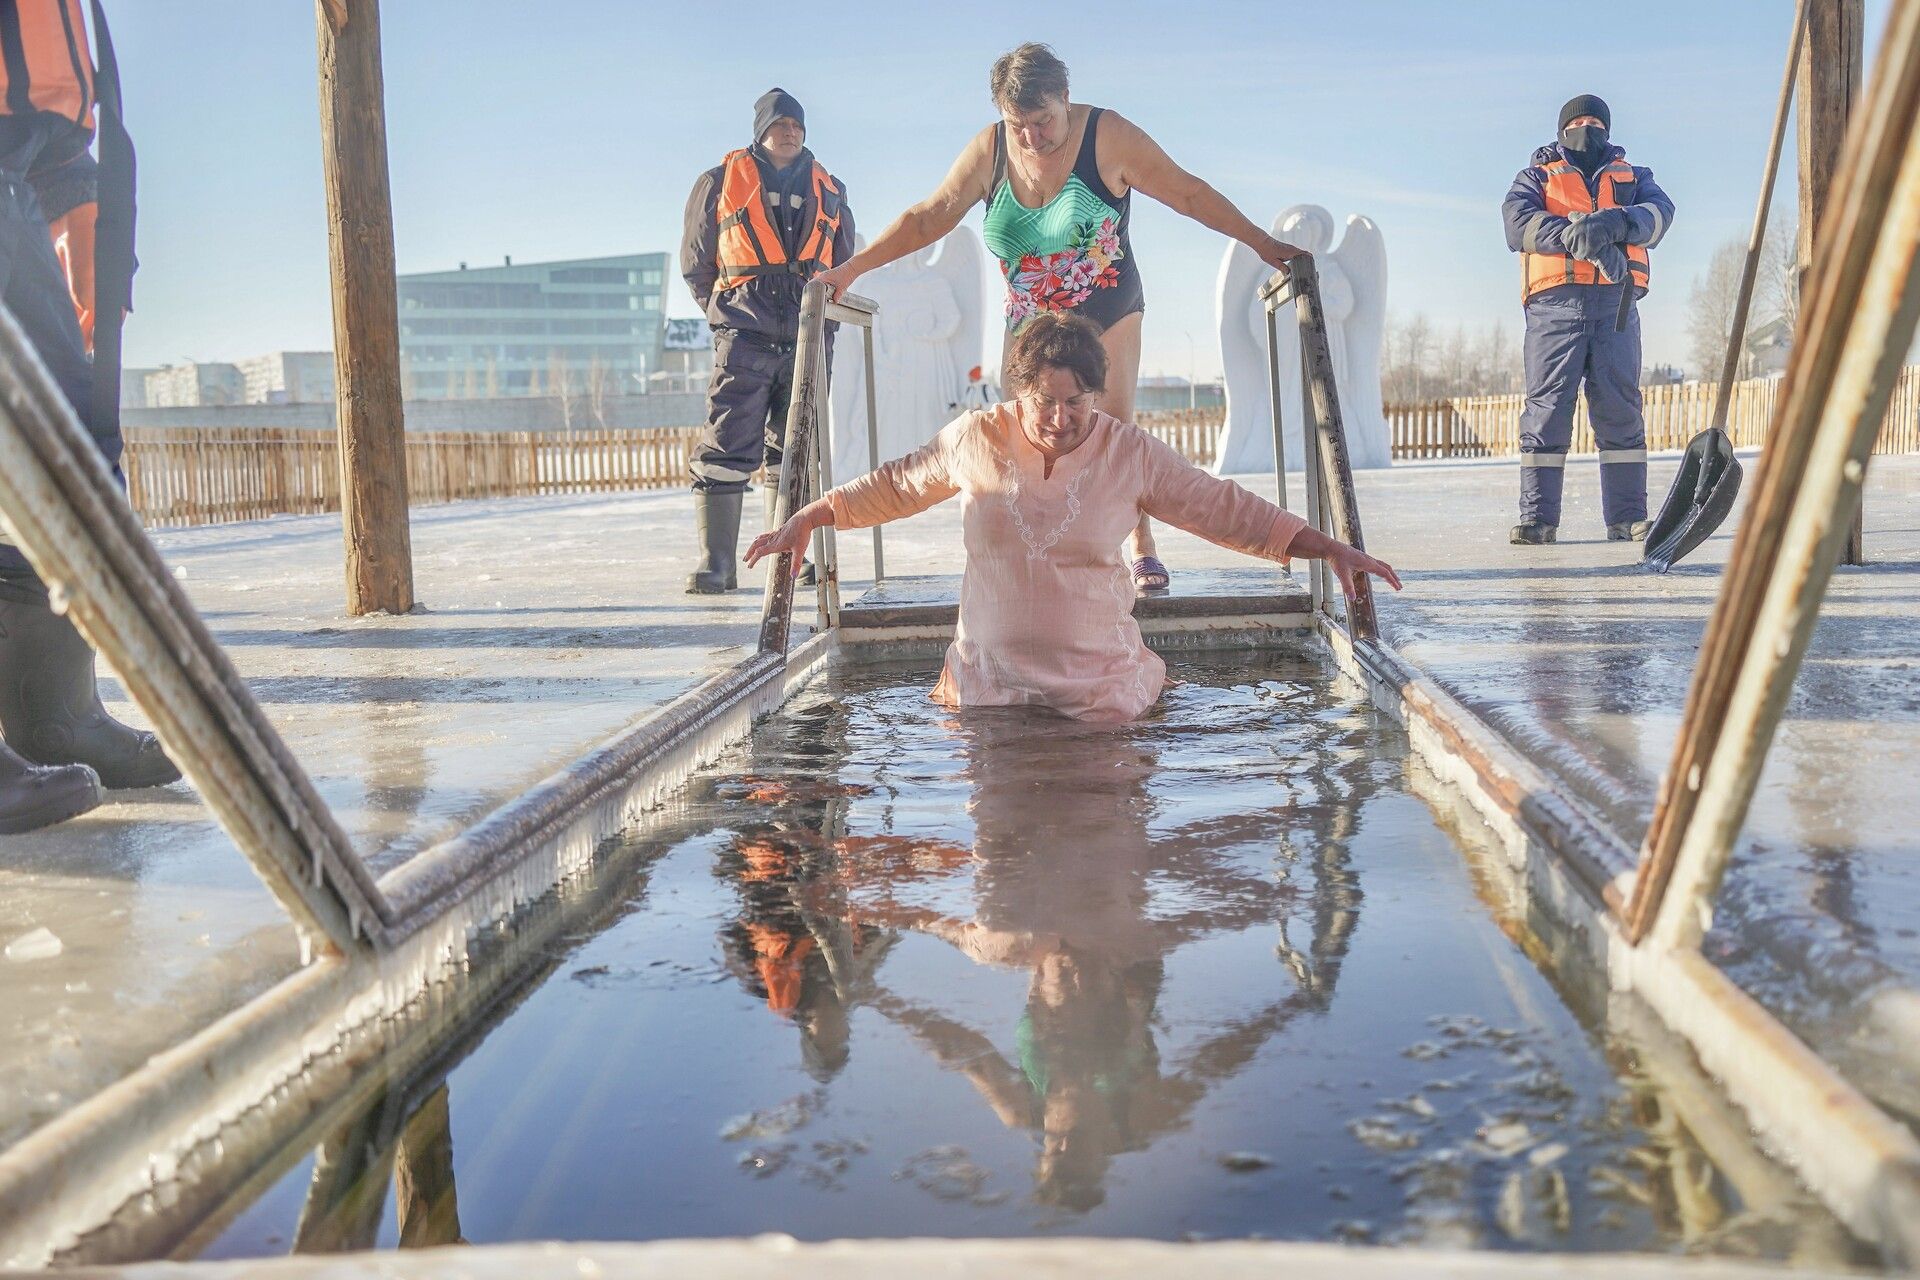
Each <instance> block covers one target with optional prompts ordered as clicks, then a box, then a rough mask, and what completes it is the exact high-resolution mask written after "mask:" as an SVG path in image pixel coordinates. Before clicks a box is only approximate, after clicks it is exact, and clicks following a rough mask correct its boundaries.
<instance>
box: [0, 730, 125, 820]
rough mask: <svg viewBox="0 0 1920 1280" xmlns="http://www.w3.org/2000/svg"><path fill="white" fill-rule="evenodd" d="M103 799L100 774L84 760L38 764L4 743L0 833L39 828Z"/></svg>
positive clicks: (0, 753)
mask: <svg viewBox="0 0 1920 1280" xmlns="http://www.w3.org/2000/svg"><path fill="white" fill-rule="evenodd" d="M99 803H100V775H98V774H96V773H95V772H94V771H93V770H91V769H89V768H87V766H85V765H83V764H62V765H51V766H49V767H47V768H44V769H40V768H35V767H34V766H33V765H31V764H28V763H27V762H26V761H25V760H22V759H21V758H20V757H19V756H17V755H15V754H14V753H13V752H12V751H11V750H9V749H8V748H7V747H5V746H4V745H0V836H17V835H19V834H20V833H21V832H23V831H38V830H39V829H40V828H41V827H50V826H52V825H53V824H54V823H56V822H65V821H66V820H67V819H68V818H73V817H78V816H79V815H80V814H83V813H85V812H86V811H87V810H89V809H91V808H93V807H94V806H95V805H97V804H99Z"/></svg>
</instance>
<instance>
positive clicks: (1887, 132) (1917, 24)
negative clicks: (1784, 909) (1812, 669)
mask: <svg viewBox="0 0 1920 1280" xmlns="http://www.w3.org/2000/svg"><path fill="white" fill-rule="evenodd" d="M1915 244H1920V0H1908V2H1907V3H1904V4H1902V5H1899V6H1896V7H1895V9H1894V11H1893V17H1892V19H1891V20H1890V21H1889V23H1888V25H1887V34H1886V39H1885V41H1884V42H1883V43H1882V45H1881V48H1880V54H1879V66H1878V67H1877V69H1876V73H1875V76H1874V83H1873V85H1872V88H1871V91H1870V93H1869V95H1868V97H1867V99H1866V101H1865V102H1864V103H1863V105H1862V107H1861V111H1860V115H1859V118H1858V119H1857V120H1856V121H1855V122H1854V127H1853V129H1852V130H1851V132H1850V133H1849V136H1848V140H1847V150H1846V153H1845V157H1844V160H1843V164H1842V167H1841V169H1840V171H1839V173H1838V174H1837V175H1836V177H1835V180H1834V185H1833V203H1832V205H1831V207H1830V210H1829V217H1828V219H1827V224H1826V225H1825V226H1823V227H1822V228H1821V234H1820V253H1819V257H1818V258H1817V259H1816V267H1815V270H1814V272H1813V274H1812V276H1811V277H1809V279H1808V285H1809V288H1808V291H1807V294H1806V298H1805V301H1804V303H1803V307H1804V310H1803V312H1802V319H1801V323H1800V330H1799V335H1798V340H1797V341H1796V342H1795V343H1794V348H1793V355H1792V357H1791V359H1790V361H1789V363H1788V365H1787V372H1786V376H1785V377H1784V378H1783V379H1782V381H1781V395H1780V400H1779V406H1778V409H1777V410H1776V414H1775V419H1774V424H1773V430H1772V431H1771V432H1770V433H1769V436H1768V440H1767V448H1766V451H1765V452H1764V453H1762V454H1761V455H1760V465H1759V467H1758V468H1757V469H1756V476H1755V480H1754V491H1753V496H1752V497H1751V498H1750V499H1749V501H1748V505H1747V513H1746V516H1745V518H1744V519H1742V520H1741V522H1740V529H1739V532H1738V533H1737V534H1736V535H1735V536H1734V542H1733V555H1732V558H1731V559H1730V560H1729V561H1728V564H1727V571H1726V574H1725V576H1724V578H1723V580H1722V584H1721V589H1720V597H1719V599H1718V601H1717V602H1716V603H1715V605H1714V610H1713V615H1712V617H1710V618H1709V619H1708V621H1707V633H1706V637H1705V640H1704V642H1703V643H1702V644H1701V647H1700V656H1699V660H1698V663H1697V664H1696V666H1695V668H1694V673H1693V683H1692V685H1691V687H1690V688H1689V689H1688V691H1687V706H1686V711H1685V713H1684V714H1683V715H1682V717H1681V721H1680V735H1679V740H1678V742H1677V743H1676V744H1675V747H1674V753H1673V758H1672V762H1671V763H1670V764H1669V765H1668V767H1667V772H1666V776H1665V777H1664V778H1662V779H1661V783H1660V794H1659V798H1658V800H1657V801H1656V803H1655V806H1654V811H1653V821H1652V823H1651V824H1650V826H1649V828H1648V831H1647V838H1646V843H1645V844H1644V845H1643V846H1642V848H1641V855H1640V867H1639V872H1638V874H1637V875H1636V877H1635V879H1634V886H1633V899H1632V902H1631V904H1630V905H1629V907H1628V911H1627V918H1626V927H1627V934H1628V938H1629V940H1630V941H1633V942H1636V943H1637V942H1639V941H1640V940H1641V939H1642V938H1645V937H1647V936H1648V935H1649V933H1651V934H1652V936H1653V937H1654V938H1655V939H1657V940H1658V941H1659V942H1660V943H1661V944H1662V945H1665V946H1669V947H1675V948H1687V947H1691V946H1693V945H1695V944H1697V943H1698V941H1699V939H1700V936H1701V934H1702V932H1703V931H1704V929H1705V927H1706V926H1705V921H1704V920H1703V915H1704V914H1705V912H1706V911H1707V909H1708V908H1709V907H1710V906H1711V904H1712V901H1713V896H1714V894H1715V893H1716V892H1717V891H1718V888H1719V885H1720V879H1721V876H1722V875H1723V874H1724V872H1725V870H1726V865H1727V861H1728V859H1729V857H1730V856H1731V854H1732V850H1733V845H1734V841H1735V839H1736V838H1737V837H1738V836H1739V834H1740V828H1741V825H1742V824H1743V823H1744V822H1745V820H1746V815H1747V807H1748V805H1749V804H1750V803H1751V802H1752V799H1753V793H1754V789H1755V787H1757V786H1758V784H1759V781H1760V770H1761V767H1762V766H1763V765H1764V764H1765V763H1766V757H1767V750H1768V748H1769V746H1771V745H1772V742H1773V735H1774V731H1775V729H1777V728H1778V726H1779V723H1780V717H1781V715H1782V714H1783V713H1784V712H1785V710H1786V704H1787V697H1788V695H1789V694H1790V693H1791V692H1792V690H1793V679H1794V675H1795V673H1796V672H1797V671H1798V670H1799V666H1800V659H1801V656H1802V655H1803V654H1804V653H1805V652H1806V647H1807V643H1808V641H1809V640H1810V639H1811V638H1812V636H1813V629H1814V624H1815V623H1816V622H1818V621H1819V614H1820V603H1821V600H1822V599H1823V598H1824V596H1825V593H1826V588H1827V580H1828V578H1829V576H1830V575H1831V573H1832V568H1833V565H1834V564H1835V562H1836V561H1837V560H1838V558H1839V556H1840V552H1841V544H1842V543H1843V542H1844V541H1845V538H1846V533H1847V521H1848V520H1849V519H1850V518H1851V516H1852V515H1853V513H1854V510H1855V509H1856V508H1857V507H1858V505H1859V501H1860V491H1861V487H1862V486H1863V485H1864V483H1865V481H1866V474H1867V472H1866V469H1867V459H1868V456H1869V454H1871V452H1872V450H1873V444H1874V438H1875V437H1876V436H1877V435H1878V434H1879V430H1880V425H1881V423H1882V422H1883V421H1884V420H1885V417H1886V411H1887V404H1888V402H1889V400H1890V399H1891V398H1892V394H1893V389H1894V385H1895V383H1896V382H1897V381H1898V379H1899V376H1900V364H1901V360H1902V358H1903V357H1904V356H1905V354H1906V351H1907V344H1908V343H1910V342H1911V341H1912V340H1913V334H1914V325H1915V315H1916V312H1917V311H1920V269H1917V268H1916V265H1915V260H1914V246H1915Z"/></svg>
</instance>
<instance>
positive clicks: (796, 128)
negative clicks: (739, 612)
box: [680, 89, 854, 595]
mask: <svg viewBox="0 0 1920 1280" xmlns="http://www.w3.org/2000/svg"><path fill="white" fill-rule="evenodd" d="M806 138H807V122H806V113H805V112H804V111H802V110H801V107H800V103H799V102H798V101H796V100H795V98H794V97H793V95H792V94H790V93H788V92H787V91H786V90H784V89H770V90H768V91H767V92H766V93H765V94H764V95H762V96H761V98H760V100H759V101H758V102H756V103H754V104H753V144H752V145H751V146H748V147H744V148H742V149H741V150H738V151H734V152H731V153H729V154H728V156H727V158H726V159H725V160H724V161H723V162H721V164H720V165H719V166H717V167H716V168H712V169H709V170H707V171H706V172H705V173H703V174H701V175H700V180H699V181H698V182H696V183H694V184H693V194H692V195H691V196H689V197H688V198H687V218H686V235H685V238H684V239H683V240H682V242H681V245H680V273H681V275H683V276H684V277H685V278H686V281H687V287H688V288H690V289H692V290H693V296H694V298H695V299H696V300H697V301H698V302H699V303H700V305H701V307H702V308H704V309H705V311H706V313H707V320H708V322H709V323H710V324H711V325H712V326H713V378H712V380H711V381H710V382H709V383H708V385H707V426H706V431H705V433H704V434H702V436H701V437H700V443H699V444H698V445H696V446H695V447H694V451H693V462H692V465H691V468H690V469H691V471H692V472H693V500H694V509H695V512H696V514H697V516H698V527H699V536H700V548H701V558H700V564H699V566H698V567H697V568H696V569H695V570H694V572H693V574H692V576H691V577H689V578H688V579H687V590H688V591H689V592H691V593H694V594H701V595H706V594H712V593H716V592H721V591H731V590H732V589H733V588H734V585H735V565H736V563H737V557H738V552H739V541H740V507H741V503H742V502H743V501H744V498H743V495H744V494H745V493H746V489H747V481H748V479H749V478H750V477H751V476H752V475H753V473H754V471H755V470H757V469H758V468H759V467H760V466H761V465H762V463H764V464H765V465H766V468H767V485H766V490H765V492H766V516H767V518H768V519H769V520H771V518H772V516H773V506H774V499H775V495H776V494H777V493H778V492H779V488H780V464H781V452H780V450H781V443H782V441H783V439H784V437H785V432H786V424H787V402H788V399H789V398H790V396H791V395H792V392H793V354H794V343H795V340H796V339H797V338H798V336H799V331H800V294H801V290H802V289H803V288H804V287H805V286H806V283H807V281H808V280H809V279H811V278H812V277H813V276H814V275H815V274H817V273H819V272H821V271H824V270H825V269H826V268H828V267H831V266H833V265H834V264H835V263H837V262H842V261H844V260H845V259H846V258H847V257H848V256H849V255H851V254H852V253H853V247H854V246H853V214H852V212H851V211H850V210H849V209H848V208H847V197H846V189H845V188H844V187H843V186H842V185H841V184H840V181H839V180H838V179H837V178H835V177H834V176H833V175H832V174H830V173H828V172H827V171H826V169H825V168H824V167H822V166H821V164H820V162H819V161H817V160H815V159H814V158H813V152H811V151H809V150H808V149H807V147H806ZM833 327H834V326H832V325H829V326H828V330H829V333H828V348H827V355H828V361H829V364H830V363H831V360H832V354H833V348H832V333H831V331H832V329H833ZM811 572H812V570H811V566H809V567H808V570H807V572H806V573H805V574H803V575H802V578H801V581H803V582H810V581H812V577H811Z"/></svg>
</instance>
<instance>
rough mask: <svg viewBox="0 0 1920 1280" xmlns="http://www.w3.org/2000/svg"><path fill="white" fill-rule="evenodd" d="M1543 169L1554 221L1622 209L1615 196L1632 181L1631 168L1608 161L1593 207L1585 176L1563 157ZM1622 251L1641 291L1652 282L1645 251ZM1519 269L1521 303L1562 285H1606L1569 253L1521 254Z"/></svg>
mask: <svg viewBox="0 0 1920 1280" xmlns="http://www.w3.org/2000/svg"><path fill="white" fill-rule="evenodd" d="M1545 169H1546V174H1547V187H1546V193H1545V195H1546V204H1547V212H1548V213H1550V214H1552V215H1554V216H1555V217H1557V218H1565V217H1569V216H1570V215H1572V214H1576V213H1596V212H1598V211H1599V210H1601V209H1622V208H1625V207H1626V206H1625V205H1622V204H1621V203H1620V201H1619V199H1618V192H1619V189H1620V188H1621V187H1622V186H1628V187H1631V186H1632V184H1633V181H1634V178H1633V166H1632V165H1630V164H1628V163H1627V162H1626V161H1625V160H1623V159H1615V160H1612V161H1609V162H1608V164H1607V167H1606V168H1604V169H1602V170H1601V171H1600V180H1599V183H1598V186H1599V188H1600V202H1599V203H1598V204H1595V203H1594V200H1593V192H1592V190H1591V189H1589V188H1588V186H1587V179H1586V176H1585V175H1584V174H1582V173H1581V172H1580V170H1578V169H1576V168H1574V166H1573V165H1572V164H1570V163H1568V162H1567V160H1566V158H1565V157H1562V158H1561V159H1558V160H1555V161H1554V162H1553V163H1552V164H1549V165H1546V166H1545ZM1621 248H1623V249H1625V250H1626V253H1627V274H1628V275H1630V276H1632V277H1633V283H1634V285H1635V287H1636V288H1639V289H1642V290H1644V289H1645V288H1646V287H1647V281H1648V280H1649V279H1650V278H1651V276H1650V270H1649V266H1650V264H1649V262H1648V258H1647V247H1646V246H1645V245H1641V244H1629V245H1622V246H1621ZM1520 269H1521V272H1522V274H1523V276H1524V279H1525V281H1526V284H1525V287H1524V289H1523V291H1522V293H1521V295H1520V296H1521V299H1522V301H1524V300H1525V299H1527V298H1531V297H1532V296H1533V295H1534V294H1536V293H1538V292H1540V291H1541V290H1542V289H1554V288H1558V287H1559V286H1560V285H1563V284H1604V283H1606V282H1605V281H1604V280H1603V279H1602V278H1601V275H1600V268H1598V267H1596V266H1594V265H1593V264H1592V263H1591V262H1587V261H1585V260H1584V259H1581V258H1576V257H1574V256H1573V255H1572V254H1569V253H1523V254H1521V255H1520Z"/></svg>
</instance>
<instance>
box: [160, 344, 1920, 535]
mask: <svg viewBox="0 0 1920 1280" xmlns="http://www.w3.org/2000/svg"><path fill="white" fill-rule="evenodd" d="M1779 386H1780V384H1779V382H1778V381H1777V380H1775V379H1769V378H1756V379H1752V380H1750V381H1745V382H1741V383H1739V384H1737V385H1736V386H1735V387H1734V393H1733V399H1732V403H1731V405H1730V407H1729V409H1728V412H1727V427H1728V430H1729V432H1730V433H1731V434H1732V436H1733V442H1734V443H1735V444H1736V445H1740V446H1743V447H1745V446H1754V445H1759V444H1761V443H1763V442H1764V441H1765V439H1766V433H1767V427H1768V425H1769V423H1771V421H1772V419H1773V410H1774V403H1775V399H1776V397H1777V396H1778V394H1779ZM1713 393H1714V387H1713V384H1711V383H1689V384H1686V385H1682V386H1664V387H1646V388H1643V390H1642V395H1643V397H1644V403H1645V411H1646V418H1647V447H1648V448H1649V449H1679V448H1683V447H1685V445H1686V443H1687V441H1688V440H1690V439H1692V438H1693V436H1694V435H1695V434H1696V433H1697V432H1699V431H1701V430H1702V429H1704V428H1705V427H1706V425H1707V420H1708V418H1709V417H1710V416H1711V415H1712V413H1713ZM1524 401H1525V397H1523V396H1519V395H1506V396H1458V397H1455V398H1453V399H1451V400H1437V401H1433V402H1431V403H1428V404H1417V405H1389V406H1387V409H1386V415H1387V425H1388V427H1389V429H1390V430H1391V431H1392V433H1393V456H1394V457H1395V458H1409V459H1412V458H1500V457H1511V456H1513V455H1515V454H1517V453H1518V452H1519V451H1520V410H1521V407H1522V405H1523V403H1524ZM1139 417H1140V425H1141V426H1142V427H1144V428H1146V429H1147V430H1148V431H1151V432H1152V433H1153V434H1155V435H1157V436H1159V437H1160V438H1161V439H1163V440H1165V441H1166V442H1167V443H1169V444H1171V445H1172V446H1173V447H1174V448H1175V449H1176V450H1178V451H1179V452H1180V453H1181V455H1182V456H1184V457H1186V458H1188V459H1190V460H1191V461H1193V462H1195V463H1197V464H1198V465H1200V466H1203V467H1204V466H1211V465H1212V463H1213V460H1214V458H1215V457H1217V456H1218V454H1219V448H1220V436H1221V433H1222V431H1223V430H1224V429H1225V413H1224V411H1222V410H1220V409H1217V408H1215V409H1172V410H1163V411H1157V412H1150V413H1142V414H1141V415H1139ZM126 435H127V452H126V458H125V463H124V465H125V469H126V473H127V488H128V493H129V495H130V497H131V498H132V500H133V506H134V510H136V511H137V512H139V513H140V518H141V519H142V520H143V521H145V522H146V523H147V524H148V525H150V526H154V527H167V526H178V525H196V524H221V523H225V522H228V521H233V520H258V519H261V518H263V517H265V516H272V515H314V514H319V513H321V512H328V511H338V510H339V509H340V454H339V448H338V445H337V442H336V437H335V435H334V433H333V432H332V431H330V430H309V429H297V428H288V427H261V428H256V429H249V428H240V427H222V428H194V427H136V428H130V429H129V430H128V431H127V433H126ZM699 435H700V428H698V427H658V428H638V429H608V430H595V431H574V432H562V431H410V432H408V433H407V491H408V496H409V499H410V501H412V502H413V503H415V504H416V505H421V506H425V505H427V504H430V503H436V502H456V501H459V500H460V499H463V498H510V497H524V496H532V495H540V494H563V493H625V492H632V491H635V490H642V489H674V488H679V487H680V486H681V485H684V484H685V483H686V482H687V460H688V457H689V456H690V454H691V453H692V450H693V446H694V442H695V441H696V440H698V439H699ZM1593 449H1594V443H1593V429H1592V427H1591V426H1590V425H1589V424H1588V422H1587V410H1586V403H1585V401H1584V400H1583V401H1582V402H1581V404H1580V406H1579V408H1578V410H1577V411H1576V414H1575V418H1574V433H1573V451H1574V452H1575V453H1591V452H1593ZM1875 452H1878V453H1920V366H1910V367H1908V368H1907V369H1905V370H1903V371H1902V372H1901V374H1900V380H1899V382H1898V383H1897V384H1896V386H1895V388H1894V394H1893V402H1892V404H1891V405H1890V406H1889V407H1888V410H1887V421H1886V425H1885V427H1884V428H1883V429H1882V431H1881V434H1880V441H1879V444H1878V445H1877V446H1876V447H1875Z"/></svg>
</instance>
